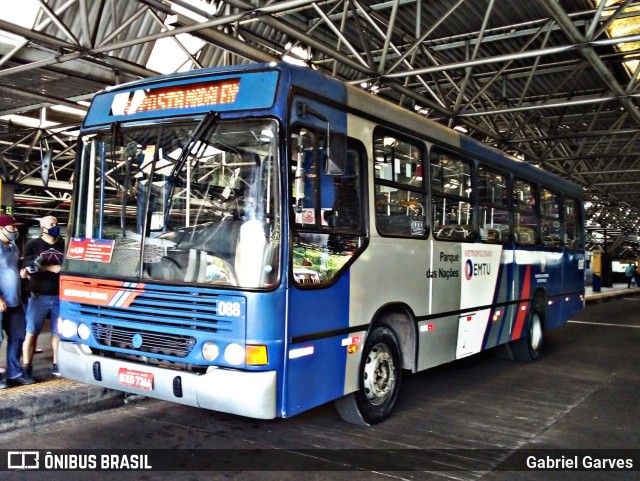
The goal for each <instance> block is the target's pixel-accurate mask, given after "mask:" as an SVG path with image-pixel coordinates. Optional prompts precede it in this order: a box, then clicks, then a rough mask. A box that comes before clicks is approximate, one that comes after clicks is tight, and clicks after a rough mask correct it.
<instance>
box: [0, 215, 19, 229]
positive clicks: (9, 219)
mask: <svg viewBox="0 0 640 481" xmlns="http://www.w3.org/2000/svg"><path fill="white" fill-rule="evenodd" d="M10 225H22V222H18V221H17V220H16V219H15V217H13V216H12V215H10V214H0V227H8V226H10Z"/></svg>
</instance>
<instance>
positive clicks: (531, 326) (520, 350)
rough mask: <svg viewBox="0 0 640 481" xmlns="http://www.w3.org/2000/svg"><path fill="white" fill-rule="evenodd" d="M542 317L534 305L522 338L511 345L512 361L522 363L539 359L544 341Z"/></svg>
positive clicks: (536, 305)
mask: <svg viewBox="0 0 640 481" xmlns="http://www.w3.org/2000/svg"><path fill="white" fill-rule="evenodd" d="M543 319H544V317H543V315H542V311H541V310H540V309H539V307H538V304H537V303H536V304H534V306H533V308H532V309H531V314H530V316H529V320H528V322H527V329H526V332H525V334H524V336H523V337H521V338H520V339H518V340H517V341H513V342H512V343H511V351H512V352H513V359H515V360H516V361H522V362H531V361H535V360H536V359H538V358H539V357H540V352H541V351H542V346H543V341H544V329H543Z"/></svg>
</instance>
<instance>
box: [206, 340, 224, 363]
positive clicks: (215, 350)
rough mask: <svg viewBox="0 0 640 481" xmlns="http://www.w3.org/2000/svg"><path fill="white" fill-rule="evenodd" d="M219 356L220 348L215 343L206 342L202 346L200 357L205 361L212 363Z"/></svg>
mask: <svg viewBox="0 0 640 481" xmlns="http://www.w3.org/2000/svg"><path fill="white" fill-rule="evenodd" d="M219 354H220V348H219V347H218V345H217V344H216V343H215V342H211V341H207V342H205V343H204V344H203V345H202V357H204V358H205V359H206V360H207V361H213V360H215V358H217V357H218V355H219Z"/></svg>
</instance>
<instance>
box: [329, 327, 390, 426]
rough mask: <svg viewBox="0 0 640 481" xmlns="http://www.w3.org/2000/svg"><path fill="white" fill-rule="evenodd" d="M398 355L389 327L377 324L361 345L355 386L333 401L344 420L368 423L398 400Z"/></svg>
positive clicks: (386, 413)
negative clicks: (361, 349) (357, 385)
mask: <svg viewBox="0 0 640 481" xmlns="http://www.w3.org/2000/svg"><path fill="white" fill-rule="evenodd" d="M401 374H402V355H401V352H400V344H399V343H398V339H397V337H396V335H395V333H394V332H393V330H391V329H390V328H389V327H387V326H380V327H378V328H376V329H375V330H374V331H373V332H372V333H371V334H370V335H369V336H368V337H367V340H366V342H365V344H364V350H363V352H362V360H361V361H360V372H359V376H358V377H359V380H358V383H359V389H358V390H357V391H356V392H353V393H351V394H347V395H346V396H344V397H341V398H340V399H337V400H336V401H335V406H336V410H337V411H338V414H339V415H340V416H341V417H342V419H344V420H345V421H347V422H349V423H352V424H358V425H360V426H372V425H374V424H378V423H380V422H381V421H384V420H385V419H387V418H388V417H389V416H390V415H391V413H392V411H393V408H394V407H395V405H396V402H397V401H398V394H399V392H400V384H401Z"/></svg>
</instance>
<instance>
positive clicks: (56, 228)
mask: <svg viewBox="0 0 640 481" xmlns="http://www.w3.org/2000/svg"><path fill="white" fill-rule="evenodd" d="M47 234H49V235H50V236H51V237H58V236H59V235H60V227H59V226H57V225H54V226H53V227H49V228H48V229H47Z"/></svg>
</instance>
